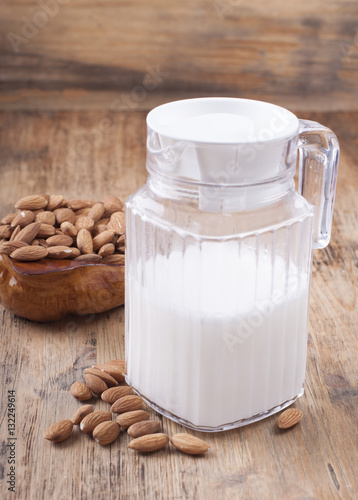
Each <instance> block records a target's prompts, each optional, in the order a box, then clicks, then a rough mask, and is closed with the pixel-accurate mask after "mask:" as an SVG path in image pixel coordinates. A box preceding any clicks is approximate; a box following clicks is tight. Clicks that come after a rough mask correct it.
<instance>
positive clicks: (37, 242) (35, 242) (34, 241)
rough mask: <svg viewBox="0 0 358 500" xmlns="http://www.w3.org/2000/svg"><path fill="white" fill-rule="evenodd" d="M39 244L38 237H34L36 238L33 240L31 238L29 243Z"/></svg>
mask: <svg viewBox="0 0 358 500" xmlns="http://www.w3.org/2000/svg"><path fill="white" fill-rule="evenodd" d="M19 243H20V242H19ZM39 244H40V242H39V240H38V239H36V238H35V239H34V240H32V242H31V245H39Z"/></svg>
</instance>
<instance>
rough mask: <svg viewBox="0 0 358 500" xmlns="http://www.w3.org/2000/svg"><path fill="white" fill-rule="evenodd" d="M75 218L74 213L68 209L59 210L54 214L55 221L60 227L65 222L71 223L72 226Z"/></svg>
mask: <svg viewBox="0 0 358 500" xmlns="http://www.w3.org/2000/svg"><path fill="white" fill-rule="evenodd" d="M75 218H76V216H75V213H74V212H73V210H71V209H70V208H60V209H59V210H58V211H57V212H56V220H57V222H58V224H59V225H61V224H62V222H65V221H68V222H71V224H73V223H74V221H75Z"/></svg>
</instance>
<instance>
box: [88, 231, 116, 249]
mask: <svg viewBox="0 0 358 500" xmlns="http://www.w3.org/2000/svg"><path fill="white" fill-rule="evenodd" d="M113 236H114V232H113V231H110V230H106V231H103V233H100V234H99V235H97V236H96V237H95V238H93V250H95V251H97V250H99V249H100V248H101V247H103V245H106V244H107V243H113Z"/></svg>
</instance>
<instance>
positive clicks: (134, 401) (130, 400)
mask: <svg viewBox="0 0 358 500" xmlns="http://www.w3.org/2000/svg"><path fill="white" fill-rule="evenodd" d="M142 409H143V401H142V398H140V397H139V396H123V397H122V398H119V399H117V401H115V402H114V403H113V405H112V406H111V411H112V412H113V413H126V412H127V411H134V410H142Z"/></svg>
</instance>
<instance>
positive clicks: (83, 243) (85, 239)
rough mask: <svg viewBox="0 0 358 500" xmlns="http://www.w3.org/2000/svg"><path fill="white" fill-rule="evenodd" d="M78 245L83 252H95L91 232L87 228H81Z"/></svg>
mask: <svg viewBox="0 0 358 500" xmlns="http://www.w3.org/2000/svg"><path fill="white" fill-rule="evenodd" d="M77 247H78V248H79V250H80V251H81V252H82V253H86V254H88V253H92V252H93V242H92V236H91V233H90V232H89V231H88V230H87V229H81V230H80V231H78V235H77Z"/></svg>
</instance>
